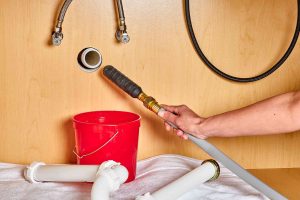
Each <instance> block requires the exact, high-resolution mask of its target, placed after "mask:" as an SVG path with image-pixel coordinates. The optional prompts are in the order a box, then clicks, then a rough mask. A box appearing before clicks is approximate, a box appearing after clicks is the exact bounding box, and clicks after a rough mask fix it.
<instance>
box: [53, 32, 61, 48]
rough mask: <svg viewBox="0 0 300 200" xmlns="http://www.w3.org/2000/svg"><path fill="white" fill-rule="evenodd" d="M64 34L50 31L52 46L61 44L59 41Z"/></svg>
mask: <svg viewBox="0 0 300 200" xmlns="http://www.w3.org/2000/svg"><path fill="white" fill-rule="evenodd" d="M63 37H64V35H63V33H62V32H55V31H54V32H53V33H52V44H53V45H54V46H59V45H60V44H61V41H62V39H63Z"/></svg>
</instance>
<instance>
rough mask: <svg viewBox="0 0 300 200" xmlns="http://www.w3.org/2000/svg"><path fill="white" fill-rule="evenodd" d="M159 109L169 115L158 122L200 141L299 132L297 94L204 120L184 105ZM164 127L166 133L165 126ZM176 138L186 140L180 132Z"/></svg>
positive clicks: (265, 101)
mask: <svg viewBox="0 0 300 200" xmlns="http://www.w3.org/2000/svg"><path fill="white" fill-rule="evenodd" d="M163 107H164V108H165V110H167V111H169V112H162V113H159V115H160V116H161V117H162V118H164V119H165V120H166V121H170V122H172V123H174V124H175V125H177V126H178V127H179V128H180V129H181V130H183V131H185V132H188V133H191V134H193V135H195V136H196V137H199V138H202V139H205V138H208V137H234V136H249V135H266V134H278V133H286V132H293V131H297V130H300V91H298V92H290V93H286V94H282V95H279V96H275V97H272V98H269V99H266V100H263V101H260V102H257V103H255V104H252V105H250V106H247V107H244V108H241V109H237V110H233V111H229V112H226V113H222V114H219V115H214V116H211V117H208V118H203V117H200V116H198V115H197V114H196V113H194V112H193V111H192V110H190V109H189V108H188V107H187V106H184V105H182V106H166V105H163ZM173 113H175V114H173ZM166 127H167V129H170V127H169V126H168V125H167V124H166ZM177 134H178V135H179V136H182V137H183V138H185V139H186V138H187V137H186V135H184V134H183V132H182V131H180V130H179V131H177Z"/></svg>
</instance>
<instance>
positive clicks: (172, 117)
mask: <svg viewBox="0 0 300 200" xmlns="http://www.w3.org/2000/svg"><path fill="white" fill-rule="evenodd" d="M158 116H160V117H161V118H163V119H164V120H166V121H169V122H172V123H173V124H175V121H176V118H178V116H177V115H175V114H173V113H171V112H169V111H166V110H161V111H159V112H158Z"/></svg>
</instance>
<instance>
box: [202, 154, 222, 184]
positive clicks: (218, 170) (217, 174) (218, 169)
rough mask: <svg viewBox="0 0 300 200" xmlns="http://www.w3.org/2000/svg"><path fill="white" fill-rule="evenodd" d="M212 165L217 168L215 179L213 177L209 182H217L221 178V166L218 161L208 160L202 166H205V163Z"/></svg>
mask: <svg viewBox="0 0 300 200" xmlns="http://www.w3.org/2000/svg"><path fill="white" fill-rule="evenodd" d="M207 162H209V163H211V164H213V166H214V167H215V169H216V170H215V174H214V176H213V177H211V179H209V180H208V181H213V180H216V179H217V178H218V177H219V176H220V166H219V164H218V163H217V161H215V160H213V159H208V160H204V161H203V162H202V163H201V165H203V164H204V163H207Z"/></svg>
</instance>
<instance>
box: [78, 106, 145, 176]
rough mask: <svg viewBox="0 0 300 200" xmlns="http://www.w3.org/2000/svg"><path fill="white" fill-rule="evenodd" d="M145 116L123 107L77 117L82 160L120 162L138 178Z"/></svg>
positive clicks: (96, 162)
mask: <svg viewBox="0 0 300 200" xmlns="http://www.w3.org/2000/svg"><path fill="white" fill-rule="evenodd" d="M140 119H141V117H140V116H139V115H137V114H134V113H130V112H123V111H94V112H86V113H80V114H78V115H75V116H74V117H73V126H74V129H75V142H76V152H75V153H76V155H77V163H78V164H101V163H102V162H104V161H107V160H114V161H116V162H120V163H121V164H122V165H123V166H125V167H126V168H127V170H128V172H129V177H128V179H127V182H130V181H132V180H134V179H135V173H136V157H137V147H138V135H139V127H140Z"/></svg>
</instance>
